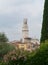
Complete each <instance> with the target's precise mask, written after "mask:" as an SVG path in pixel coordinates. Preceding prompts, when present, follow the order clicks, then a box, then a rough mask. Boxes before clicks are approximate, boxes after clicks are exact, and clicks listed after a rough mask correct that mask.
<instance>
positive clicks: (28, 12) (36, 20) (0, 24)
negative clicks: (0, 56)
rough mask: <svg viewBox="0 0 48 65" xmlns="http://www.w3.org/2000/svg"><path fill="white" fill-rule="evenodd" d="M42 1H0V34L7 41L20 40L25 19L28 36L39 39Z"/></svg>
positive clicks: (42, 8)
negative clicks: (25, 19)
mask: <svg viewBox="0 0 48 65" xmlns="http://www.w3.org/2000/svg"><path fill="white" fill-rule="evenodd" d="M44 2H45V1H44V0H0V32H4V33H5V34H6V35H7V37H8V39H9V41H12V40H19V39H21V38H22V26H23V20H24V18H27V21H28V27H29V36H30V37H32V38H37V39H40V36H41V28H42V21H43V10H44Z"/></svg>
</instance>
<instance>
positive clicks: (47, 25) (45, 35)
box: [41, 0, 48, 42]
mask: <svg viewBox="0 0 48 65" xmlns="http://www.w3.org/2000/svg"><path fill="white" fill-rule="evenodd" d="M45 40H48V0H45V6H44V14H43V23H42V31H41V42H45Z"/></svg>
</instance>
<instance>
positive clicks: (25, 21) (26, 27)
mask: <svg viewBox="0 0 48 65" xmlns="http://www.w3.org/2000/svg"><path fill="white" fill-rule="evenodd" d="M28 32H29V30H28V24H27V19H26V18H25V19H24V21H23V27H22V34H23V39H24V40H25V38H28V35H29V33H28Z"/></svg>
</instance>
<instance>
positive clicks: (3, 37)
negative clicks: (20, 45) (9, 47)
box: [0, 33, 8, 42]
mask: <svg viewBox="0 0 48 65" xmlns="http://www.w3.org/2000/svg"><path fill="white" fill-rule="evenodd" d="M0 42H8V38H7V37H6V35H5V34H4V33H0Z"/></svg>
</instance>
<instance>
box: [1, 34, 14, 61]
mask: <svg viewBox="0 0 48 65" xmlns="http://www.w3.org/2000/svg"><path fill="white" fill-rule="evenodd" d="M7 42H8V38H7V37H6V35H5V34H4V33H0V61H1V60H2V59H3V56H4V55H5V54H7V53H8V52H10V51H12V50H13V49H14V47H13V46H12V45H11V44H9V43H7Z"/></svg>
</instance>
